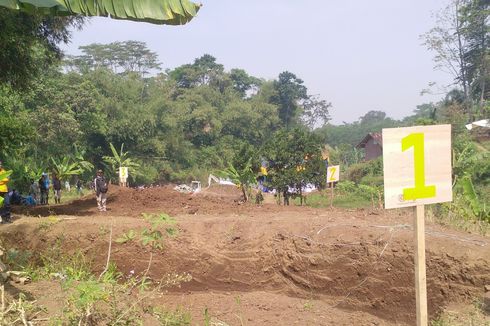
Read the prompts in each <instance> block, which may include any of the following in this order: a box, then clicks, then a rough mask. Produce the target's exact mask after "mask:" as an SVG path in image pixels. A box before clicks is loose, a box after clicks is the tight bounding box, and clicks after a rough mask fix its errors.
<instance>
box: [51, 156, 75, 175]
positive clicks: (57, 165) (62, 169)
mask: <svg viewBox="0 0 490 326" xmlns="http://www.w3.org/2000/svg"><path fill="white" fill-rule="evenodd" d="M51 162H52V163H53V172H54V173H56V175H57V176H58V178H59V179H60V180H66V179H68V178H69V177H70V176H72V175H79V174H81V173H82V172H83V170H82V169H81V168H80V167H79V166H78V163H76V162H72V161H71V158H70V157H69V156H65V157H63V158H62V159H61V161H59V162H58V161H56V160H55V159H54V158H51Z"/></svg>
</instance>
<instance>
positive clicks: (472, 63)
mask: <svg viewBox="0 0 490 326" xmlns="http://www.w3.org/2000/svg"><path fill="white" fill-rule="evenodd" d="M488 13H489V1H488V0H451V2H450V3H449V5H448V6H446V7H445V8H444V9H443V10H441V11H440V12H439V13H438V15H437V22H436V23H437V25H436V26H435V27H434V28H432V29H431V30H430V31H429V32H427V33H425V34H424V35H423V39H424V41H425V45H426V46H427V48H428V49H429V50H432V51H434V52H435V54H436V55H435V57H434V61H435V63H436V68H438V69H442V70H444V71H446V72H449V73H450V74H451V75H452V76H453V77H454V81H455V83H456V84H457V85H458V86H460V87H461V89H462V90H463V94H464V98H465V101H464V103H463V108H464V111H465V112H466V113H468V114H469V119H470V120H472V119H473V118H474V113H475V112H474V109H473V107H472V106H473V105H472V104H473V100H474V95H475V91H476V90H477V89H479V92H478V95H479V101H480V103H481V106H482V105H483V100H484V97H485V94H486V90H485V88H486V86H485V85H486V79H487V76H486V75H487V71H488V69H487V66H488V54H489V50H488V45H487V44H488V36H489V34H488V32H489V28H488ZM480 77H481V78H480Z"/></svg>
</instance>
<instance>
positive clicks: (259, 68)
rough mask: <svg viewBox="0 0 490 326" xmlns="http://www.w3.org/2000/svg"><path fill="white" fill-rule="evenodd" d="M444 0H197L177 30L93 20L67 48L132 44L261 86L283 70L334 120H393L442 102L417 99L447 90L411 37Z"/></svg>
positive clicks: (430, 22) (173, 63) (170, 63)
mask: <svg viewBox="0 0 490 326" xmlns="http://www.w3.org/2000/svg"><path fill="white" fill-rule="evenodd" d="M447 2H448V0H410V1H403V0H372V1H367V0H357V1H329V0H302V1H298V0H266V1H264V0H247V1H230V0H202V3H203V7H202V8H201V10H200V12H199V14H198V16H197V17H196V18H195V19H194V20H192V21H191V22H190V23H188V24H187V25H184V26H165V25H151V24H146V23H135V22H128V21H119V20H111V19H107V18H93V19H91V21H90V22H89V23H88V24H87V25H86V26H85V27H84V29H83V30H82V31H79V32H74V33H73V37H72V42H71V44H69V45H68V46H65V51H66V52H67V53H69V54H79V51H78V46H80V45H86V44H90V43H110V42H113V41H124V40H138V41H144V42H146V43H147V45H148V47H149V48H150V49H151V50H153V51H155V52H157V53H158V55H159V57H160V61H161V62H162V63H163V68H164V69H165V68H174V67H177V66H180V65H182V64H186V63H191V62H193V60H194V59H195V58H197V57H199V56H201V55H203V54H205V53H209V54H211V55H213V56H215V57H216V58H217V61H218V62H219V63H222V64H224V65H225V68H226V69H227V70H229V69H231V68H242V69H245V70H246V71H247V72H248V73H250V74H252V75H254V76H256V77H261V78H266V79H272V78H276V77H277V76H278V75H279V73H280V72H282V71H285V70H289V71H291V72H293V73H295V74H296V75H297V76H298V77H299V78H301V79H303V80H304V82H305V85H306V86H307V88H308V90H309V93H310V94H320V96H321V97H322V98H323V99H326V100H327V101H330V102H332V104H333V108H332V110H331V115H332V118H333V120H332V122H333V123H342V121H346V122H351V121H354V120H357V119H358V118H359V117H360V116H362V115H363V114H364V113H366V112H367V111H369V110H382V111H385V112H387V114H388V115H389V116H391V117H394V118H401V117H403V116H406V115H409V114H411V112H412V110H413V109H415V106H416V105H418V104H421V103H424V102H430V101H437V100H439V98H440V96H441V95H437V96H430V95H424V96H421V95H420V91H421V90H422V89H424V88H426V87H427V85H428V83H429V82H437V83H438V84H439V85H441V86H442V85H445V84H449V83H451V78H450V76H448V75H446V74H445V73H443V72H439V71H434V69H433V62H432V57H433V54H432V53H430V52H428V51H427V50H426V49H425V48H424V46H423V45H422V41H421V40H420V38H419V36H420V35H421V34H423V33H425V32H427V31H428V30H429V29H430V28H432V27H433V26H434V23H435V22H434V18H433V17H432V14H433V13H434V12H435V11H437V10H439V9H441V8H443V7H444V6H445V5H446V4H447Z"/></svg>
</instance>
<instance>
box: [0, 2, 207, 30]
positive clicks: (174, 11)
mask: <svg viewBox="0 0 490 326" xmlns="http://www.w3.org/2000/svg"><path fill="white" fill-rule="evenodd" d="M0 6H2V7H7V8H9V9H13V10H20V11H24V12H27V13H40V14H45V15H51V16H69V15H83V16H103V17H111V18H115V19H125V20H133V21H140V22H146V23H152V24H164V25H184V24H186V23H188V22H189V21H190V20H191V19H192V18H194V17H195V16H196V14H197V12H198V11H199V8H200V7H201V5H199V4H196V3H193V2H191V1H189V0H144V1H143V0H37V1H32V0H0Z"/></svg>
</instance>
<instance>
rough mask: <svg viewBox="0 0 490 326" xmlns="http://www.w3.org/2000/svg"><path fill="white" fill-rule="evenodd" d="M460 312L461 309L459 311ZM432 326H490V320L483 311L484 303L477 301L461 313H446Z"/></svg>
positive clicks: (433, 322)
mask: <svg viewBox="0 0 490 326" xmlns="http://www.w3.org/2000/svg"><path fill="white" fill-rule="evenodd" d="M458 310H459V309H458ZM430 325H431V326H468V325H471V326H490V318H488V317H487V316H485V313H484V312H483V310H482V302H481V301H475V302H474V303H473V304H472V305H469V306H468V307H465V308H464V309H463V310H461V311H444V312H443V313H442V314H440V315H439V317H437V318H436V319H434V320H432V321H431V323H430Z"/></svg>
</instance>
